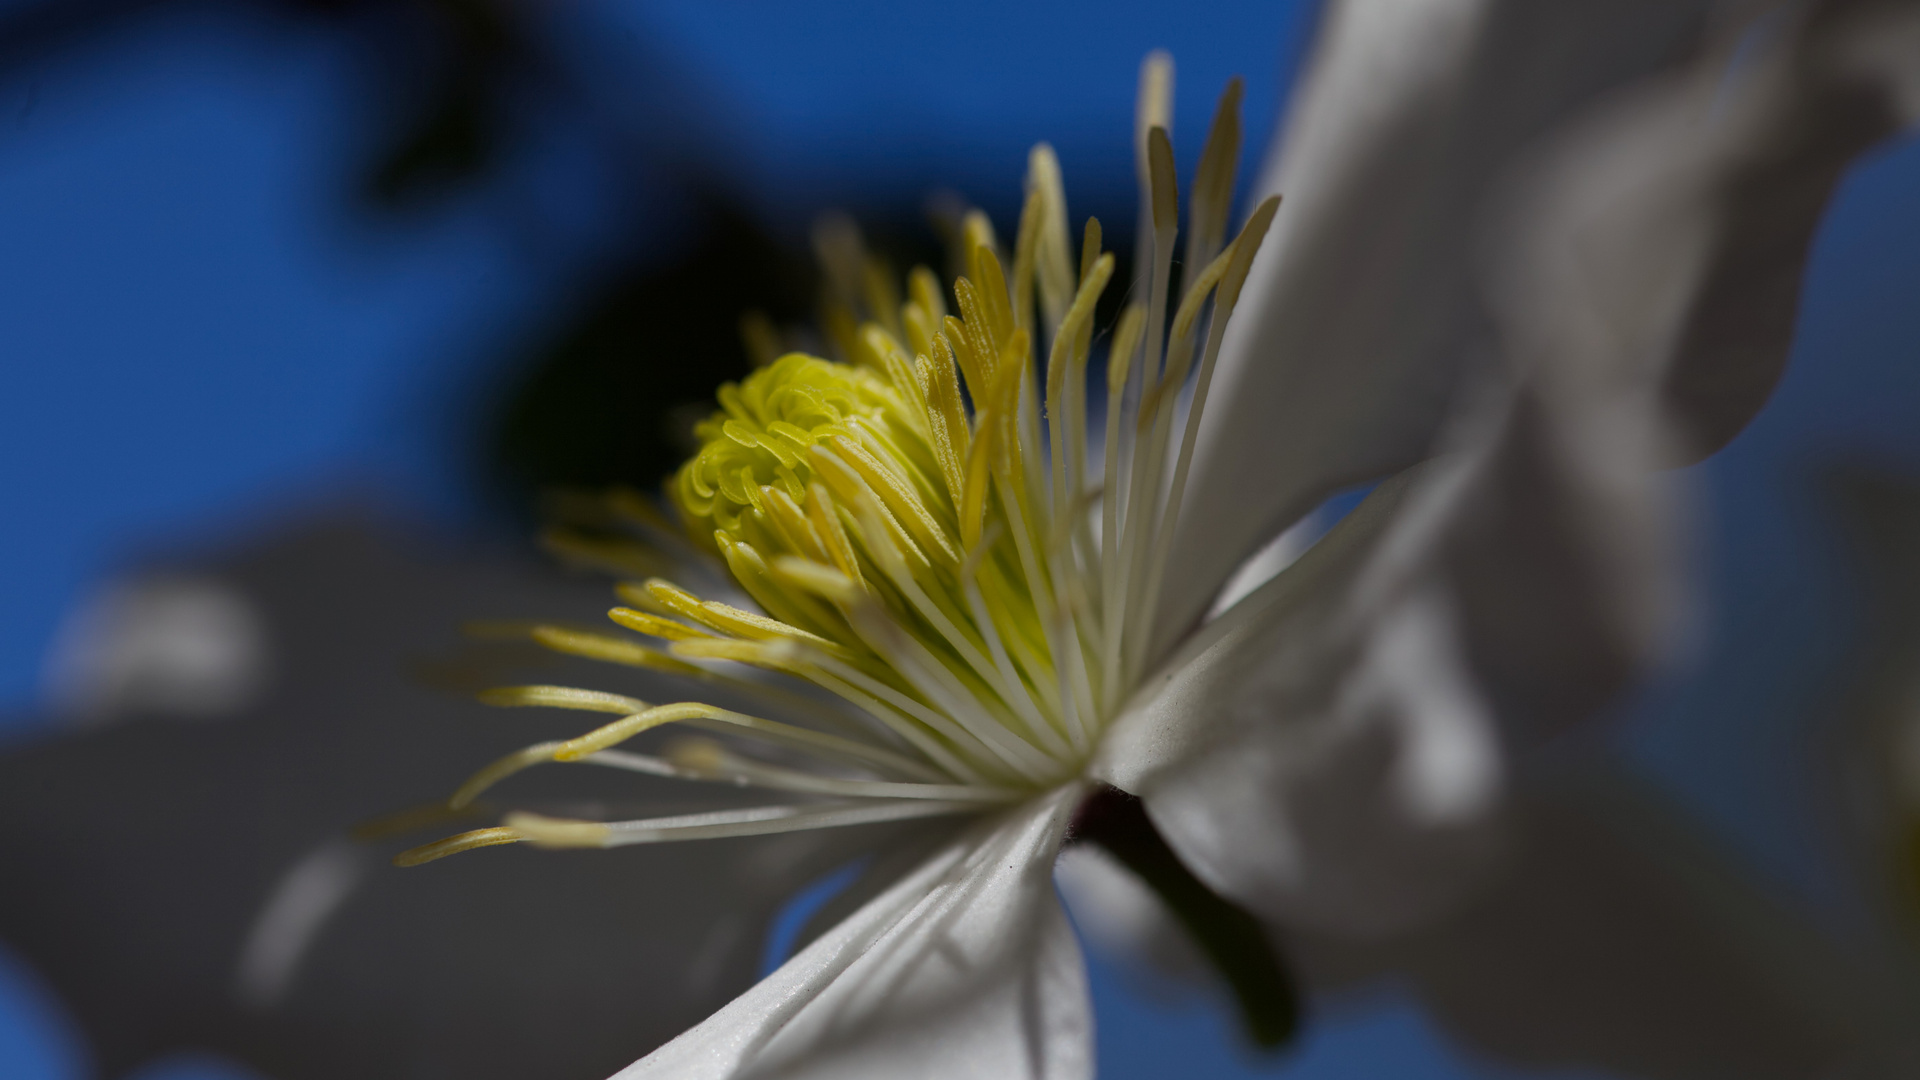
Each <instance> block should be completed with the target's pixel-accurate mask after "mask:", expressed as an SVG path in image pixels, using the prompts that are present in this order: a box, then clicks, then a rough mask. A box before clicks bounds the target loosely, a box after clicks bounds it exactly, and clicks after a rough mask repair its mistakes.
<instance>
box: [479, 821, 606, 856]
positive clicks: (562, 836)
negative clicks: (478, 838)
mask: <svg viewBox="0 0 1920 1080" xmlns="http://www.w3.org/2000/svg"><path fill="white" fill-rule="evenodd" d="M505 831H508V832H511V833H513V834H514V839H516V840H525V841H527V842H528V843H531V844H534V845H536V846H539V847H543V848H600V847H606V846H607V837H609V836H611V835H612V834H613V831H612V830H611V829H608V828H607V827H606V825H605V824H603V823H601V822H598V821H576V820H573V819H571V818H551V817H547V816H545V815H542V814H528V813H518V814H508V815H507V825H506V830H505ZM486 842H487V843H494V844H500V843H506V841H504V840H490V841H486Z"/></svg>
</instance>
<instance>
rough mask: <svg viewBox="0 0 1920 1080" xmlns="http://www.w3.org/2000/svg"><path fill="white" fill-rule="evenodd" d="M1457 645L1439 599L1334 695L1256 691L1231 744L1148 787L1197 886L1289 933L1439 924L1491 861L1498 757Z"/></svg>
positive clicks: (1281, 679) (1244, 694)
mask: <svg viewBox="0 0 1920 1080" xmlns="http://www.w3.org/2000/svg"><path fill="white" fill-rule="evenodd" d="M1456 638H1457V631H1456V628H1455V625H1454V622H1453V617H1452V612H1451V607H1450V604H1449V603H1448V601H1447V599H1446V597H1445V595H1444V593H1443V592H1442V591H1441V590H1440V589H1439V587H1438V586H1432V587H1429V588H1428V589H1427V590H1424V591H1422V592H1418V593H1415V594H1413V595H1411V596H1409V597H1407V598H1406V599H1404V600H1403V601H1401V602H1400V603H1398V604H1396V605H1395V606H1394V607H1393V608H1392V609H1391V610H1390V611H1388V612H1386V613H1385V614H1384V615H1383V616H1382V617H1381V619H1380V620H1379V623H1378V625H1377V627H1376V629H1375V631H1374V632H1373V633H1372V634H1371V635H1370V636H1369V637H1368V638H1367V639H1366V640H1365V644H1364V646H1363V647H1362V649H1361V652H1360V655H1359V656H1358V657H1357V658H1356V659H1355V660H1354V661H1353V662H1352V663H1351V668H1350V670H1349V671H1348V672H1347V673H1346V674H1345V676H1344V677H1343V678H1341V679H1340V680H1339V681H1338V683H1337V684H1335V685H1333V686H1331V687H1327V686H1325V685H1316V683H1315V681H1312V680H1301V679H1298V678H1290V677H1289V675H1288V673H1287V672H1285V670H1284V668H1283V667H1282V666H1281V665H1275V666H1274V667H1273V668H1272V669H1270V674H1271V675H1272V676H1273V677H1274V678H1275V679H1276V680H1277V681H1276V682H1266V681H1264V680H1263V679H1262V678H1261V677H1260V676H1255V677H1254V678H1252V679H1249V680H1248V681H1247V682H1245V683H1244V684H1243V685H1242V688H1241V691H1240V694H1241V696H1240V697H1239V698H1237V699H1235V700H1230V701H1229V702H1228V703H1227V705H1226V708H1227V710H1228V711H1229V714H1230V717H1231V718H1230V720H1229V722H1230V723H1233V724H1234V727H1235V729H1236V735H1237V737H1235V738H1230V739H1227V740H1224V741H1222V742H1221V743H1219V744H1217V745H1215V746H1213V747H1212V748H1211V749H1210V750H1209V751H1208V752H1206V753H1204V754H1202V755H1200V756H1198V757H1196V758H1194V759H1193V760H1191V761H1188V762H1186V763H1184V764H1182V765H1181V766H1180V767H1178V768H1175V769H1171V770H1168V771H1167V772H1165V773H1163V774H1161V775H1160V776H1159V777H1157V778H1156V780H1155V782H1154V783H1152V784H1151V785H1150V786H1148V787H1147V788H1146V790H1145V791H1144V792H1143V795H1144V796H1145V798H1146V800H1147V809H1148V813H1149V814H1150V815H1151V816H1152V817H1153V820H1154V823H1155V824H1156V825H1157V826H1159V828H1160V831H1161V832H1162V833H1163V834H1164V835H1165V836H1166V837H1167V841H1168V843H1170V844H1172V845H1173V846H1174V848H1175V850H1177V851H1178V852H1179V853H1180V857H1181V859H1182V860H1183V861H1185V862H1186V863H1187V865H1188V866H1189V867H1190V868H1192V869H1193V871H1194V873H1195V874H1197V875H1198V876H1200V877H1201V878H1202V879H1203V880H1205V881H1207V882H1208V883H1209V884H1211V885H1212V886H1213V887H1214V888H1216V889H1217V890H1219V891H1220V892H1222V893H1223V894H1225V895H1227V896H1230V897H1232V898H1234V899H1235V900H1237V901H1239V902H1240V903H1241V904H1242V905H1244V906H1246V907H1248V908H1250V909H1252V910H1254V911H1256V912H1258V913H1260V914H1262V915H1264V916H1266V917H1268V918H1271V919H1274V920H1276V921H1280V922H1283V923H1285V924H1286V925H1289V926H1296V927H1298V926H1306V927H1316V928H1321V929H1327V930H1333V931H1338V932H1343V933H1350V934H1352V933H1362V934H1370V935H1372V934H1380V933H1385V932H1388V931H1392V930H1395V929H1398V928H1400V927H1402V926H1405V925H1408V924H1410V923H1413V922H1415V921H1417V920H1419V919H1423V918H1428V917H1431V916H1432V915H1433V914H1434V913H1436V912H1438V911H1441V910H1444V909H1445V908H1447V907H1448V906H1449V905H1451V904H1452V903H1454V902H1456V901H1457V900H1458V898H1459V897H1460V896H1462V895H1464V894H1465V893H1466V892H1468V891H1469V890H1470V889H1471V888H1472V887H1474V886H1476V885H1478V884H1479V883H1480V881H1481V879H1482V876H1483V875H1484V874H1485V872H1486V871H1487V870H1488V868H1489V867H1490V866H1492V865H1493V863H1494V862H1495V859H1496V857H1497V856H1498V855H1499V851H1500V846H1499V840H1500V835H1499V829H1498V825H1499V817H1498V809H1499V796H1500V793H1501V788H1502V781H1503V766H1502V761H1501V757H1502V755H1501V750H1500V746H1499V742H1498V738H1497V736H1496V734H1495V731H1494V726H1493V722H1492V718H1491V716H1490V715H1489V713H1488V710H1487V708H1486V706H1485V704H1484V702H1482V701H1481V700H1480V699H1479V697H1478V695H1477V693H1476V692H1475V690H1474V689H1473V687H1472V685H1471V684H1470V683H1469V681H1468V680H1467V677H1466V666H1465V664H1464V663H1463V661H1462V659H1461V658H1460V657H1459V656H1458V655H1457V652H1456ZM1319 659H1320V661H1321V662H1331V664H1333V665H1339V664H1341V663H1342V660H1341V658H1339V657H1337V656H1334V655H1327V654H1322V655H1321V656H1320V658H1319ZM1236 712H1237V713H1239V714H1240V715H1238V716H1231V714H1233V713H1236Z"/></svg>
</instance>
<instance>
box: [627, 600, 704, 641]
mask: <svg viewBox="0 0 1920 1080" xmlns="http://www.w3.org/2000/svg"><path fill="white" fill-rule="evenodd" d="M635 591H636V592H638V591H639V590H635ZM622 595H624V594H622ZM607 618H609V619H612V620H613V621H614V622H617V623H619V624H620V625H621V626H624V627H626V628H627V629H629V630H632V631H633V632H635V633H638V634H646V635H647V636H649V637H657V638H661V639H663V640H666V641H686V640H688V639H690V638H710V637H712V636H713V635H712V634H710V633H708V632H707V631H705V630H702V629H700V628H699V627H695V626H688V625H687V624H686V623H683V622H675V621H674V620H672V619H668V618H663V617H661V616H659V615H655V614H653V613H652V612H647V611H635V610H634V609H632V608H623V607H620V608H614V609H613V610H612V611H609V612H607Z"/></svg>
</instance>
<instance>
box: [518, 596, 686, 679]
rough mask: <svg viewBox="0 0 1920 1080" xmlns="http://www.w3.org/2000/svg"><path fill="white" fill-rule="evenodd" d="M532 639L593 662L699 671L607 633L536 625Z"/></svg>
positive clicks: (678, 672) (658, 652)
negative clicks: (601, 661)
mask: <svg viewBox="0 0 1920 1080" xmlns="http://www.w3.org/2000/svg"><path fill="white" fill-rule="evenodd" d="M615 610H616V611H627V612H628V614H631V615H634V616H637V617H639V618H654V617H653V616H649V615H644V614H642V613H641V612H638V611H629V610H628V609H627V608H616V609H615ZM614 621H615V622H619V621H620V620H618V619H615V620H614ZM656 621H658V622H663V623H664V622H667V621H668V620H666V619H657V620H656ZM673 625H676V626H677V625H679V624H677V623H675V624H673ZM532 637H533V640H534V641H536V642H539V643H540V644H541V645H544V646H546V647H547V648H549V649H552V650H553V651H554V652H559V653H566V654H568V655H570V656H584V657H586V658H587V659H589V660H604V661H606V662H607V663H610V664H623V665H625V666H627V667H637V668H648V669H650V670H653V671H666V672H671V673H673V674H676V675H688V674H692V673H693V672H694V671H695V669H694V668H691V667H689V666H687V665H686V664H683V663H681V662H680V661H678V660H675V659H673V658H672V657H670V656H668V655H666V654H665V653H663V652H661V651H660V650H658V649H649V648H648V647H646V646H645V645H641V644H639V643H638V642H633V641H625V640H622V639H620V638H617V637H609V636H607V635H605V634H590V633H587V632H585V631H581V630H569V629H567V628H565V627H560V626H536V627H534V629H533V634H532Z"/></svg>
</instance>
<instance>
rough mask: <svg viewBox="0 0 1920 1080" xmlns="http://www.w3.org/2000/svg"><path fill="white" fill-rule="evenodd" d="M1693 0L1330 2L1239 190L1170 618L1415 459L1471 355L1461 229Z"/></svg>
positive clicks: (1479, 321)
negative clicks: (1228, 281) (1232, 287)
mask: <svg viewBox="0 0 1920 1080" xmlns="http://www.w3.org/2000/svg"><path fill="white" fill-rule="evenodd" d="M1713 6H1714V5H1713V4H1712V3H1710V2H1709V0H1654V2H1621V0H1591V2H1579V3H1576V2H1571V0H1569V2H1565V3H1556V4H1551V5H1539V4H1528V3H1511V2H1500V0H1336V2H1334V3H1331V4H1329V6H1328V10H1327V13H1326V14H1325V16H1324V17H1323V18H1324V27H1323V30H1322V31H1321V34H1320V39H1319V41H1318V42H1317V44H1316V47H1315V54H1314V59H1313V63H1312V66H1311V68H1310V69H1309V70H1308V72H1307V73H1306V75H1305V76H1304V78H1303V81H1302V84H1301V87H1300V89H1299V91H1298V92H1297V97H1296V101H1295V105H1294V107H1293V109H1292V112H1291V114H1290V116H1289V118H1288V122H1287V127H1286V134H1285V139H1284V141H1283V142H1281V143H1280V144H1278V145H1276V146H1275V148H1274V151H1273V154H1272V157H1271V158H1270V160H1269V164H1268V167H1267V168H1266V170H1265V173H1264V177H1263V180H1262V182H1261V184H1260V186H1259V192H1258V194H1259V195H1266V194H1270V193H1280V194H1282V195H1283V196H1284V197H1285V200H1286V201H1285V202H1284V203H1283V204H1282V206H1281V209H1280V214H1279V217H1278V218H1276V219H1275V222H1274V226H1273V232H1272V234H1271V235H1270V236H1269V238H1268V240H1267V243H1266V245H1265V247H1264V249H1263V251H1262V253H1261V255H1260V257H1259V259H1258V261H1256V262H1255V264H1254V268H1253V273H1252V276H1251V278H1250V279H1249V281H1248V282H1247V286H1246V292H1245V295H1244V297H1243V299H1242V301H1241V305H1240V309H1239V311H1238V312H1237V313H1236V314H1235V316H1234V320H1233V325H1232V327H1231V328H1230V329H1229V331H1228V333H1227V339H1226V344H1225V348H1224V350H1223V352H1222V355H1221V358H1220V368H1219V374H1218V376H1217V378H1218V380H1219V382H1218V384H1217V385H1216V386H1215V388H1214V393H1213V396H1212V399H1211V400H1212V401H1213V402H1214V404H1213V405H1210V406H1209V409H1208V417H1207V420H1206V426H1205V428H1204V430H1203V432H1202V434H1201V437H1200V442H1199V447H1198V456H1197V458H1196V461H1195V472H1194V475H1193V480H1192V485H1193V486H1192V487H1191V488H1190V489H1189V491H1188V494H1187V499H1186V504H1185V509H1184V510H1183V513H1182V522H1181V533H1180V536H1181V547H1180V548H1179V551H1180V553H1181V557H1180V558H1179V559H1178V560H1176V561H1175V563H1174V565H1173V566H1172V567H1170V568H1169V572H1168V575H1167V581H1166V586H1165V592H1164V593H1163V595H1162V602H1161V608H1160V610H1161V611H1162V612H1164V613H1166V617H1167V634H1168V635H1169V636H1171V635H1173V634H1176V633H1178V632H1179V631H1180V630H1182V629H1184V628H1185V627H1186V626H1187V625H1188V624H1189V623H1190V622H1191V621H1192V620H1193V619H1195V618H1197V617H1198V616H1199V615H1200V613H1201V612H1204V611H1205V610H1206V607H1207V601H1208V600H1209V599H1210V598H1211V597H1212V596H1213V594H1214V592H1215V591H1216V589H1217V588H1218V586H1219V585H1220V583H1221V582H1222V581H1223V580H1225V578H1226V577H1227V575H1228V574H1229V573H1231V572H1232V570H1233V569H1234V567H1235V566H1236V565H1238V563H1239V562H1240V561H1241V560H1242V559H1243V558H1244V557H1246V556H1247V555H1248V554H1250V553H1251V552H1252V551H1253V550H1255V549H1256V548H1257V547H1259V545H1260V544H1261V543H1263V542H1264V541H1266V540H1267V539H1269V538H1270V537H1272V536H1274V535H1275V534H1277V533H1278V532H1279V531H1280V530H1281V529H1282V528H1284V527H1285V526H1286V525H1287V524H1288V523H1289V522H1290V521H1291V520H1293V519H1294V518H1297V517H1298V516H1299V515H1300V514H1302V513H1304V512H1306V511H1307V510H1308V509H1310V508H1311V507H1312V506H1313V505H1314V504H1316V503H1318V502H1319V501H1320V500H1321V499H1323V498H1325V497H1326V496H1327V495H1328V494H1329V493H1331V492H1332V491H1333V490H1336V489H1337V488H1338V487H1340V486H1342V485H1345V484H1352V483H1356V482H1359V481H1363V480H1366V479H1370V478H1373V477H1377V476H1381V475H1385V474H1387V473H1390V472H1393V471H1396V470H1398V469H1401V468H1404V467H1405V466H1407V465H1408V464H1411V463H1412V462H1414V461H1417V460H1419V459H1420V458H1421V457H1422V456H1423V455H1425V454H1426V453H1427V452H1428V449H1429V444H1430V443H1431V442H1432V441H1433V439H1434V436H1435V433H1436V431H1437V430H1438V428H1439V426H1440V424H1441V421H1442V418H1443V417H1444V416H1445V415H1446V413H1447V410H1448V408H1449V407H1450V406H1451V405H1452V404H1453V402H1454V399H1455V397H1456V390H1455V387H1456V383H1457V381H1458V379H1459V376H1460V372H1461V369H1462V366H1463V365H1464V364H1465V363H1466V362H1467V360H1468V358H1469V357H1471V356H1474V355H1476V354H1478V353H1479V352H1480V351H1481V348H1480V346H1481V340H1482V338H1483V337H1484V315H1483V313H1482V312H1481V310H1480V304H1479V298H1478V296H1477V295H1476V291H1475V289H1474V282H1473V280H1472V276H1471V274H1470V273H1469V272H1468V270H1469V268H1470V263H1471V259H1470V255H1471V254H1472V252H1473V250H1474V245H1475V240H1476V232H1475V226H1476V224H1477V222H1478V218H1479V216H1480V213H1479V212H1480V210H1481V209H1482V207H1483V205H1484V204H1486V203H1487V202H1488V201H1489V195H1490V193H1491V192H1492V191H1493V190H1494V189H1495V188H1496V186H1497V184H1498V182H1499V181H1500V179H1501V177H1502V175H1503V173H1504V172H1505V170H1506V168H1507V167H1508V166H1509V165H1510V164H1511V163H1512V161H1513V160H1514V157H1515V155H1516V153H1517V152H1518V151H1520V150H1521V149H1522V148H1524V147H1526V146H1528V145H1529V144H1531V143H1532V142H1534V141H1535V140H1536V139H1537V138H1538V137H1539V136H1540V135H1541V133H1542V132H1544V131H1547V130H1550V129H1551V128H1552V126H1553V125H1554V124H1555V123H1557V122H1558V121H1559V120H1560V119H1561V118H1562V117H1564V116H1566V115H1569V114H1571V113H1573V112H1575V111H1577V110H1579V109H1581V108H1584V107H1585V106H1587V105H1588V104H1590V103H1591V102H1592V101H1594V100H1595V99H1596V98H1598V97H1600V96H1601V95H1603V94H1604V93H1605V92H1606V91H1608V90H1609V89H1611V88H1613V87H1615V86H1618V85H1620V84H1621V83H1623V82H1624V81H1627V80H1629V79H1631V78H1633V77H1636V76H1638V75H1641V74H1644V73H1646V72H1648V71H1651V70H1655V69H1657V68H1658V67H1659V66H1660V65H1662V64H1664V63H1669V62H1671V61H1673V60H1674V59H1675V58H1677V57H1680V56H1682V55H1684V54H1685V52H1686V50H1687V49H1688V47H1689V46H1691V45H1692V44H1693V43H1694V42H1696V40H1697V37H1698V31H1699V28H1700V24H1701V22H1702V21H1703V18H1702V13H1703V12H1704V11H1706V10H1707V9H1709V8H1711V7H1713Z"/></svg>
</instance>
